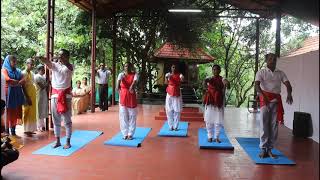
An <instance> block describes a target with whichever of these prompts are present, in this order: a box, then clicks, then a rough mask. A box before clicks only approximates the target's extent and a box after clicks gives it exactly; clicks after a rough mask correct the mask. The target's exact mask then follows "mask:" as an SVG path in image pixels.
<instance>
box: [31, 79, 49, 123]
mask: <svg viewBox="0 0 320 180" xmlns="http://www.w3.org/2000/svg"><path fill="white" fill-rule="evenodd" d="M34 81H35V85H36V90H37V103H38V108H37V110H38V111H37V112H38V113H37V114H38V116H37V117H38V118H39V119H43V118H47V117H48V93H47V89H46V88H43V89H42V88H41V87H40V86H39V84H41V85H42V86H46V85H47V81H46V77H45V75H41V74H36V75H35V76H34Z"/></svg>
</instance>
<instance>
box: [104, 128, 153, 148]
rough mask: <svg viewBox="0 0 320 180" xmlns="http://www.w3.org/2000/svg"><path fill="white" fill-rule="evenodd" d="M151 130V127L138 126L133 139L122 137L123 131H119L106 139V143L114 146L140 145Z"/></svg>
mask: <svg viewBox="0 0 320 180" xmlns="http://www.w3.org/2000/svg"><path fill="white" fill-rule="evenodd" d="M150 131H151V128H142V127H137V128H136V131H135V133H134V135H133V139H132V140H124V139H122V138H123V136H122V133H121V132H119V133H118V134H116V135H115V136H113V137H112V138H111V139H110V140H108V141H105V142H104V144H106V145H113V146H128V147H140V146H141V143H142V141H143V140H144V139H145V138H146V137H147V135H148V133H149V132H150Z"/></svg>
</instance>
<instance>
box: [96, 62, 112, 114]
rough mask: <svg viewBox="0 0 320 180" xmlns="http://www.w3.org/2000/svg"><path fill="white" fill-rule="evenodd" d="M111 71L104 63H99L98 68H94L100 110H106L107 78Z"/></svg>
mask: <svg viewBox="0 0 320 180" xmlns="http://www.w3.org/2000/svg"><path fill="white" fill-rule="evenodd" d="M110 75H111V71H110V70H108V69H107V67H106V65H105V64H104V63H100V66H99V69H98V70H96V76H97V84H98V89H99V90H98V92H99V108H100V110H101V111H105V110H108V80H109V76H110Z"/></svg>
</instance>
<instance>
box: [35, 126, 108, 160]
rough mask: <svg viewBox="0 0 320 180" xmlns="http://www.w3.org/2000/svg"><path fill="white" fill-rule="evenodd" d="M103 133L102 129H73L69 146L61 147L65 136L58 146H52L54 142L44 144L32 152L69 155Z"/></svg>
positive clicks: (64, 141)
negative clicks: (66, 147) (67, 147)
mask: <svg viewBox="0 0 320 180" xmlns="http://www.w3.org/2000/svg"><path fill="white" fill-rule="evenodd" d="M101 134H103V132H102V131H82V130H75V131H74V132H72V136H71V148H69V149H63V145H64V144H65V143H66V139H67V138H66V137H63V138H62V139H61V140H60V141H61V145H62V146H60V147H57V148H52V146H53V145H54V144H55V142H53V143H51V144H48V145H46V146H45V147H43V148H40V149H38V150H36V151H34V152H33V153H32V154H42V155H52V156H70V155H71V154H72V153H74V152H75V151H77V150H79V149H80V148H82V147H83V146H85V145H86V144H88V143H89V142H90V141H92V140H94V139H96V138H97V137H98V136H100V135H101Z"/></svg>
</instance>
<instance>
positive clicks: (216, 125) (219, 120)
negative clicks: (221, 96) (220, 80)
mask: <svg viewBox="0 0 320 180" xmlns="http://www.w3.org/2000/svg"><path fill="white" fill-rule="evenodd" d="M223 120H224V108H223V107H222V108H218V107H214V106H212V105H206V106H205V109H204V121H205V123H206V129H207V133H208V138H212V137H213V138H214V139H216V138H219V135H220V131H221V128H222V127H223Z"/></svg>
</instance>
